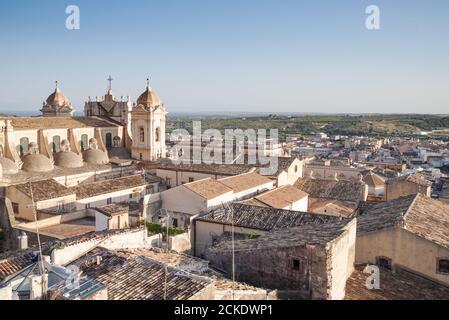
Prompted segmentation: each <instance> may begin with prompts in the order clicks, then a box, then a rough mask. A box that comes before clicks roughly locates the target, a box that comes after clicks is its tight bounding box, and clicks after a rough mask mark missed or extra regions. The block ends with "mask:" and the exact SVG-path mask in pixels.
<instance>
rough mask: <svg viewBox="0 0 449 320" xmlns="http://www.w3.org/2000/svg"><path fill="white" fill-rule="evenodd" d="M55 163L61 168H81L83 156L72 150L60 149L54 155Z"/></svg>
mask: <svg viewBox="0 0 449 320" xmlns="http://www.w3.org/2000/svg"><path fill="white" fill-rule="evenodd" d="M54 157H55V165H57V166H58V167H63V168H81V167H82V166H83V158H82V157H81V156H78V155H77V154H76V153H75V152H72V151H65V152H64V151H61V152H58V153H56V154H55V155H54Z"/></svg>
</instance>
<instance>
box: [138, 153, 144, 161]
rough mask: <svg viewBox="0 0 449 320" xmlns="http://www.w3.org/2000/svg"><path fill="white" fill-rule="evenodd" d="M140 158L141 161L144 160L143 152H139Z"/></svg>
mask: <svg viewBox="0 0 449 320" xmlns="http://www.w3.org/2000/svg"><path fill="white" fill-rule="evenodd" d="M139 159H140V161H142V160H143V154H141V153H139Z"/></svg>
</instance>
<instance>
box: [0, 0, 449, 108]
mask: <svg viewBox="0 0 449 320" xmlns="http://www.w3.org/2000/svg"><path fill="white" fill-rule="evenodd" d="M70 4H76V5H78V6H79V7H80V10H81V30H76V31H68V30H67V29H66V28H65V20H66V17H67V15H66V14H65V8H66V6H67V5H70ZM369 4H376V5H378V6H379V7H380V9H381V30H378V31H368V30H367V29H366V28H365V18H366V14H365V8H366V6H367V5H369ZM0 49H1V50H0V112H1V111H3V110H32V109H35V110H37V109H39V108H40V107H41V105H42V101H43V100H44V99H45V98H46V97H47V96H48V94H50V92H51V91H52V90H53V88H54V81H55V80H59V81H60V83H61V89H62V91H63V92H64V93H65V94H66V95H67V96H68V97H69V98H70V99H71V101H72V103H73V104H74V105H75V107H76V108H77V109H78V110H82V108H83V105H84V101H85V99H86V98H87V96H89V95H90V96H96V95H103V94H104V93H105V92H106V86H107V82H106V78H107V76H108V75H109V74H111V75H112V76H113V77H114V79H115V81H114V83H113V91H114V94H115V95H117V96H120V95H131V97H132V98H133V99H135V98H136V97H137V96H138V95H139V94H140V93H141V92H142V91H143V90H144V88H145V79H146V77H147V75H150V76H151V78H152V86H153V88H154V89H155V91H156V92H157V93H158V94H159V95H160V96H161V98H162V100H163V101H164V102H165V104H166V106H167V108H168V110H169V111H170V112H180V111H184V112H189V111H195V112H196V111H213V112H226V111H238V112H239V111H257V112H259V111H263V112H281V111H283V112H340V113H347V112H390V113H391V112H401V113H406V112H418V113H426V112H429V113H449V1H447V0H428V1H424V0H419V1H418V0H394V1H391V0H389V1H386V0H385V1H382V0H369V1H364V0H358V1H357V0H342V1H334V0H327V1H325V0H307V1H305V0H302V1H301V0H276V1H275V0H226V1H225V0H157V1H156V0H152V1H149V0H145V1H144V0H141V1H137V0H129V1H124V0H120V1H119V0H71V1H65V0H39V1H36V0H26V1H25V0H16V1H1V2H0Z"/></svg>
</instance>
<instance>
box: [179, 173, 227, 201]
mask: <svg viewBox="0 0 449 320" xmlns="http://www.w3.org/2000/svg"><path fill="white" fill-rule="evenodd" d="M184 187H186V188H187V189H189V190H191V191H193V192H195V193H197V194H199V195H200V196H202V197H204V198H206V199H208V200H210V199H214V198H216V197H218V196H221V195H223V194H225V193H228V192H232V189H231V188H229V187H227V186H226V185H224V184H223V183H221V182H219V181H217V180H215V179H212V178H206V179H203V180H198V181H195V182H190V183H186V184H184Z"/></svg>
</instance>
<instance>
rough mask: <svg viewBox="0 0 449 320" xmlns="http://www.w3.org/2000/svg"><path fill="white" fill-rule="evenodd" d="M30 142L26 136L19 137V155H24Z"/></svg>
mask: <svg viewBox="0 0 449 320" xmlns="http://www.w3.org/2000/svg"><path fill="white" fill-rule="evenodd" d="M29 144H30V140H29V139H28V138H26V137H25V138H21V139H20V147H19V154H20V156H24V155H26V154H27V153H28V145H29Z"/></svg>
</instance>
